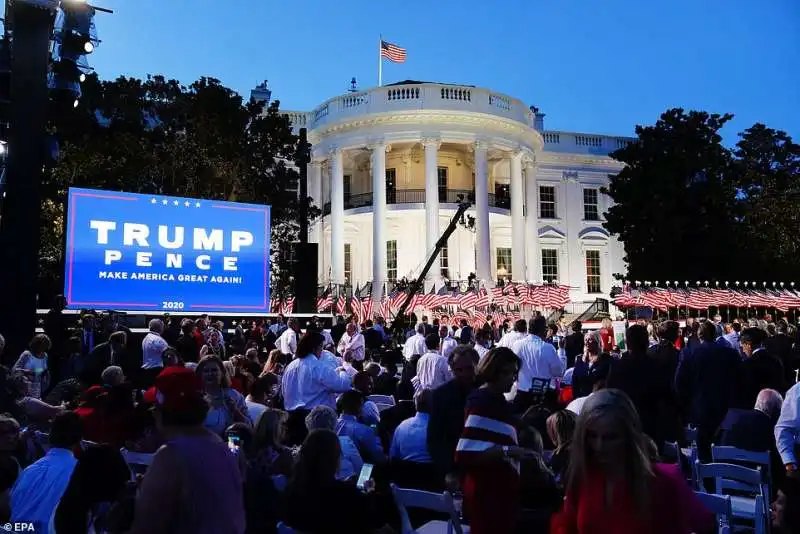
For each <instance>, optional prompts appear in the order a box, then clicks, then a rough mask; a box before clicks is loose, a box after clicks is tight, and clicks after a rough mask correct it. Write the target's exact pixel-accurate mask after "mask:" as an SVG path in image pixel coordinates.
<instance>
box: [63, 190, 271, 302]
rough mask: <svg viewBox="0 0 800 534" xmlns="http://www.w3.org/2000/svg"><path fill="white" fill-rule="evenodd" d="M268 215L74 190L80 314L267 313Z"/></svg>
mask: <svg viewBox="0 0 800 534" xmlns="http://www.w3.org/2000/svg"><path fill="white" fill-rule="evenodd" d="M269 236H270V220H269V206H259V205H254V204H239V203H235V202H221V201H216V200H198V199H193V198H180V197H168V196H162V195H140V194H133V193H117V192H111V191H95V190H91V189H77V188H71V189H70V190H69V206H68V209H67V250H66V258H65V276H64V286H65V287H64V295H66V297H67V305H68V306H69V307H70V308H72V309H82V308H89V309H98V310H101V309H114V310H141V311H150V312H153V311H156V312H158V311H165V312H172V313H179V312H181V311H184V312H206V311H220V312H230V313H233V312H244V313H260V312H265V313H266V312H268V311H269V270H270V265H269Z"/></svg>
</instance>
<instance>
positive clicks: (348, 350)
mask: <svg viewBox="0 0 800 534" xmlns="http://www.w3.org/2000/svg"><path fill="white" fill-rule="evenodd" d="M336 350H338V351H339V355H340V356H341V357H342V358H344V359H345V360H347V361H351V362H361V361H364V335H363V334H362V333H361V332H359V331H358V326H356V324H355V323H347V330H346V331H345V333H344V334H343V335H342V339H340V340H339V346H338V347H337V348H336Z"/></svg>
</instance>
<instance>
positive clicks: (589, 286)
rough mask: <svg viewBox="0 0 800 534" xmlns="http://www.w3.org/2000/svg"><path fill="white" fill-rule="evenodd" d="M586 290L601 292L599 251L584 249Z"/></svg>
mask: <svg viewBox="0 0 800 534" xmlns="http://www.w3.org/2000/svg"><path fill="white" fill-rule="evenodd" d="M586 291H587V292H588V293H601V289H600V251H599V250H587V251H586Z"/></svg>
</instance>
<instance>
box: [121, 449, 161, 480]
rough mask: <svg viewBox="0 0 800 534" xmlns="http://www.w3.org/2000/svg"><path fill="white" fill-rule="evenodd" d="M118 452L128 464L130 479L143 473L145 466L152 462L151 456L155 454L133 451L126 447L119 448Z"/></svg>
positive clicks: (134, 478) (145, 469)
mask: <svg viewBox="0 0 800 534" xmlns="http://www.w3.org/2000/svg"><path fill="white" fill-rule="evenodd" d="M119 452H120V453H121V454H122V458H124V459H125V463H126V464H128V469H130V470H131V479H132V480H136V475H137V474H139V475H143V474H144V473H145V471H147V468H148V467H150V464H152V463H153V456H155V454H149V453H145V452H133V451H129V450H128V449H120V451H119Z"/></svg>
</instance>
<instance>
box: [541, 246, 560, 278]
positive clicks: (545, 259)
mask: <svg viewBox="0 0 800 534" xmlns="http://www.w3.org/2000/svg"><path fill="white" fill-rule="evenodd" d="M542 280H544V281H545V282H552V281H553V280H558V249H554V248H544V249H542Z"/></svg>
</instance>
